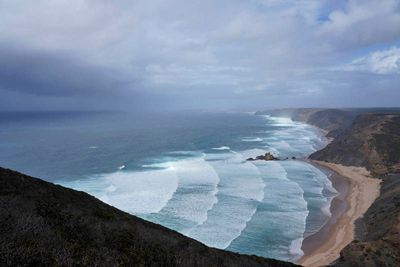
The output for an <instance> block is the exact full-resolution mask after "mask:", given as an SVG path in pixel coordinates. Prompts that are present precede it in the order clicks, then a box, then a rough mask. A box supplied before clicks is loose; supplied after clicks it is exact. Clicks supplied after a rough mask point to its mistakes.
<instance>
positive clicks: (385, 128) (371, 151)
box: [310, 113, 400, 176]
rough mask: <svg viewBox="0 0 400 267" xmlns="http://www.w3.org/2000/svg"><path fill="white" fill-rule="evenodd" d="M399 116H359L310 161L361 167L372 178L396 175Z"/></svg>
mask: <svg viewBox="0 0 400 267" xmlns="http://www.w3.org/2000/svg"><path fill="white" fill-rule="evenodd" d="M399 151H400V115H396V114H380V113H376V114H374V113H372V114H371V113H366V114H361V115H359V116H358V117H357V118H356V119H355V120H354V121H353V123H352V124H351V125H350V126H348V127H346V130H344V132H342V133H341V134H339V135H338V136H336V138H335V140H333V141H332V142H331V143H330V144H329V145H328V146H326V147H325V148H324V149H322V150H320V151H317V152H315V153H314V154H312V155H311V156H310V158H311V159H316V160H324V161H329V162H333V163H339V164H343V165H351V166H364V167H366V168H367V169H368V170H370V171H371V172H372V173H373V174H374V175H376V176H380V175H386V174H389V173H398V172H400V152H399Z"/></svg>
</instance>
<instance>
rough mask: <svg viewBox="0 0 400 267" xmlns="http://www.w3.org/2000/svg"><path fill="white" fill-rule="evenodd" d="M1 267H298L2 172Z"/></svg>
mask: <svg viewBox="0 0 400 267" xmlns="http://www.w3.org/2000/svg"><path fill="white" fill-rule="evenodd" d="M0 265H1V266H88V265H90V266H294V265H293V264H291V263H285V262H280V261H277V260H270V259H264V258H260V257H256V256H246V255H240V254H236V253H232V252H227V251H223V250H219V249H214V248H209V247H207V246H205V245H203V244H201V243H200V242H197V241H195V240H192V239H190V238H188V237H185V236H183V235H181V234H179V233H177V232H175V231H172V230H169V229H167V228H165V227H162V226H160V225H157V224H154V223H150V222H147V221H145V220H142V219H140V218H137V217H135V216H132V215H130V214H127V213H125V212H122V211H120V210H118V209H116V208H113V207H111V206H109V205H107V204H105V203H103V202H101V201H99V200H97V199H96V198H94V197H92V196H90V195H88V194H86V193H83V192H78V191H75V190H72V189H67V188H64V187H62V186H58V185H54V184H51V183H48V182H45V181H42V180H40V179H36V178H32V177H29V176H26V175H23V174H21V173H18V172H15V171H11V170H7V169H3V168H0Z"/></svg>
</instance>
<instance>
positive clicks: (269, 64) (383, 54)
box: [0, 0, 400, 110]
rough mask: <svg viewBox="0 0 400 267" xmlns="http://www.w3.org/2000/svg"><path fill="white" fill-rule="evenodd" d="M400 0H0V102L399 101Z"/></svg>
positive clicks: (87, 105) (248, 104) (66, 105)
mask: <svg viewBox="0 0 400 267" xmlns="http://www.w3.org/2000/svg"><path fill="white" fill-rule="evenodd" d="M399 85H400V0H347V1H344V0H342V1H340V0H337V1H331V0H320V1H313V0H248V1H239V0H230V1H227V0H201V1H187V0H181V1H178V0H176V1H175V0H147V1H107V0H104V1H101V0H86V1H84V0H58V1H55V0H36V1H22V0H8V1H6V0H0V110H16V109H24V110H28V109H62V110H65V109H164V108H165V109H192V108H193V109H218V110H221V109H222V110H225V109H240V110H256V109H260V108H273V107H289V106H291V107H300V106H303V107H305V106H309V107H311V106H313V107H319V106H325V107H327V106H330V107H333V106H338V107H345V106H360V107H361V106H398V105H399V99H400V88H399V87H400V86H399Z"/></svg>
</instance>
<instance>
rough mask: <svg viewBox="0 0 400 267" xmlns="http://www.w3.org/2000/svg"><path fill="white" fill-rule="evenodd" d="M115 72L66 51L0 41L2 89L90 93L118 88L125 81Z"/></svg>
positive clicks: (73, 93) (41, 92) (56, 93)
mask: <svg viewBox="0 0 400 267" xmlns="http://www.w3.org/2000/svg"><path fill="white" fill-rule="evenodd" d="M118 76H119V75H118V74H116V73H113V70H112V69H107V68H104V67H103V68H101V67H98V66H91V65H90V64H87V63H83V62H81V61H80V60H79V59H76V58H74V57H73V56H71V55H69V54H63V53H54V52H52V53H48V52H43V51H38V50H32V49H26V48H23V47H18V46H15V45H4V44H3V45H0V88H2V89H6V90H12V91H19V92H23V93H28V94H33V95H44V96H60V97H69V96H73V95H90V94H97V93H104V92H110V91H114V92H115V91H117V90H120V89H121V88H122V87H123V86H124V85H125V84H126V83H127V81H124V80H123V79H122V77H118ZM115 93H118V92H115Z"/></svg>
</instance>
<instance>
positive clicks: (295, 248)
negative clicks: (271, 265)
mask: <svg viewBox="0 0 400 267" xmlns="http://www.w3.org/2000/svg"><path fill="white" fill-rule="evenodd" d="M303 240H304V239H303V238H302V237H300V238H297V239H295V240H293V241H292V242H291V244H290V246H289V254H290V255H291V260H292V261H293V262H295V261H297V260H299V259H300V258H301V257H302V256H303V255H304V251H303V250H302V249H301V246H302V245H303Z"/></svg>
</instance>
